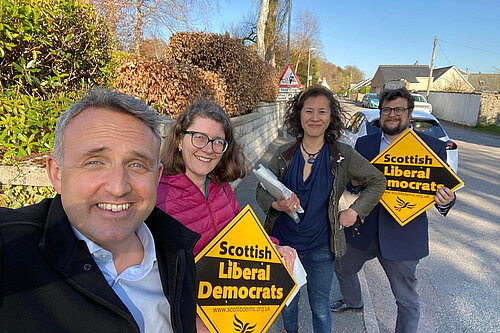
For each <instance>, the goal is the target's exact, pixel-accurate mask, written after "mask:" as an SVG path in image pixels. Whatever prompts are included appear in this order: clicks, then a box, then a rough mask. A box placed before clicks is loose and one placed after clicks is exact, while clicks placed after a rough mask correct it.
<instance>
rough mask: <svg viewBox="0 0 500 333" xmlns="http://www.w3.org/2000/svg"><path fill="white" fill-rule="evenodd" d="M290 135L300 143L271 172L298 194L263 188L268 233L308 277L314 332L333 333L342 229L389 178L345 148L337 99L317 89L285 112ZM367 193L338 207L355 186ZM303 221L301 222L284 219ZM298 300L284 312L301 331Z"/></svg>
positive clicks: (284, 149)
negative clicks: (296, 215)
mask: <svg viewBox="0 0 500 333" xmlns="http://www.w3.org/2000/svg"><path fill="white" fill-rule="evenodd" d="M285 128H286V130H287V132H288V133H289V134H290V135H292V136H294V137H295V138H296V140H295V141H293V142H290V143H287V144H285V145H283V146H281V147H279V148H278V151H277V152H276V153H275V155H274V156H273V158H272V159H271V161H270V162H269V169H270V170H271V171H272V172H274V173H275V175H276V176H277V177H278V179H279V180H280V181H282V182H283V183H284V184H285V185H286V186H287V187H288V188H289V189H290V190H292V191H293V192H294V194H293V195H292V197H291V198H290V199H288V200H286V199H285V198H283V197H282V198H279V199H278V200H276V199H275V198H273V197H272V196H271V195H270V194H269V193H267V192H266V190H264V188H262V186H260V185H259V186H258V187H257V201H258V203H259V205H260V206H261V208H262V210H263V211H264V212H266V213H267V218H266V222H265V228H266V231H267V232H268V233H269V234H270V235H271V236H273V237H275V238H277V239H278V240H279V242H280V244H282V245H288V246H290V247H293V248H295V249H296V251H297V253H298V256H299V259H300V261H301V262H302V265H303V266H304V268H305V270H306V272H307V292H308V296H309V305H310V308H311V311H312V322H313V329H314V332H315V333H326V332H328V333H330V332H332V322H331V314H330V305H329V297H330V287H331V285H332V279H333V274H334V269H335V261H336V259H337V260H338V258H340V257H341V256H343V255H344V253H345V251H346V242H345V236H344V231H343V230H342V229H343V228H344V227H350V226H352V225H354V224H355V223H356V221H357V220H358V219H361V220H363V219H364V218H365V216H367V215H368V213H370V211H371V210H372V208H373V207H374V206H375V205H376V204H377V202H378V200H379V198H380V196H381V195H382V193H383V192H384V189H385V178H384V175H383V174H382V173H381V172H380V171H378V170H377V169H376V168H375V167H374V166H372V165H371V164H370V162H368V161H367V160H366V159H364V158H363V157H362V156H361V155H360V154H359V153H357V152H356V151H355V150H354V149H353V148H351V147H350V146H348V145H346V144H342V143H339V142H338V141H337V140H338V139H339V137H340V135H341V133H342V130H343V123H342V109H341V107H340V104H339V102H338V101H337V100H336V99H335V97H334V96H333V94H332V93H331V92H330V91H329V90H326V89H324V88H316V87H315V88H311V89H309V90H306V91H304V92H302V93H301V94H299V95H297V96H296V97H295V98H294V99H293V100H292V101H291V103H290V104H289V106H288V108H287V110H286V112H285ZM351 179H353V180H357V182H358V183H359V184H362V185H363V186H365V187H366V188H365V190H364V191H363V192H362V193H361V194H360V196H359V197H358V198H357V199H356V201H354V203H353V204H352V205H351V206H350V207H349V208H347V209H345V210H340V209H339V200H340V197H341V195H342V193H343V192H344V189H345V188H346V185H347V183H348V182H349V180H351ZM299 207H302V208H303V209H304V213H300V214H299V218H300V221H298V222H296V221H294V220H293V219H291V218H290V217H289V216H288V214H283V212H285V213H286V212H296V211H297V210H298V208H299ZM298 302H299V297H298V295H297V296H296V297H295V299H294V300H293V301H292V302H291V303H290V305H289V306H286V307H285V308H284V309H283V310H282V312H281V313H282V316H283V324H284V326H285V331H286V332H288V333H295V332H297V330H298Z"/></svg>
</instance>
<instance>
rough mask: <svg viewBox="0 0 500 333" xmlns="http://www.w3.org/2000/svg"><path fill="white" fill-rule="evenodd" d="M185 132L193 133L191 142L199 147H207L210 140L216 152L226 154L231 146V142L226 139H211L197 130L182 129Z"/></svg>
mask: <svg viewBox="0 0 500 333" xmlns="http://www.w3.org/2000/svg"><path fill="white" fill-rule="evenodd" d="M182 133H184V134H191V143H192V144H193V146H195V147H196V148H198V149H202V148H205V147H206V146H207V145H208V144H209V143H210V142H211V143H212V150H213V151H214V153H216V154H224V152H225V151H226V150H227V147H229V142H227V141H226V140H224V139H210V138H209V137H208V136H207V135H206V134H204V133H200V132H195V131H182Z"/></svg>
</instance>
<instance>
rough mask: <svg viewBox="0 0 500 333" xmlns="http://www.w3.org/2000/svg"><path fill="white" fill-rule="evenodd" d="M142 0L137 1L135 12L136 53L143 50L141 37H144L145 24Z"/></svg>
mask: <svg viewBox="0 0 500 333" xmlns="http://www.w3.org/2000/svg"><path fill="white" fill-rule="evenodd" d="M142 4H143V2H142V0H136V3H135V13H136V16H137V21H136V22H135V29H134V53H135V54H139V53H140V51H141V39H142V24H143V16H144V14H143V12H142Z"/></svg>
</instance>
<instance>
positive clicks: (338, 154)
mask: <svg viewBox="0 0 500 333" xmlns="http://www.w3.org/2000/svg"><path fill="white" fill-rule="evenodd" d="M299 145H300V142H299V141H295V142H291V143H287V144H284V145H283V146H281V147H279V148H278V151H277V152H276V154H275V155H274V156H273V158H272V159H271V161H270V162H269V169H270V170H271V171H272V172H273V173H274V174H275V175H276V176H277V177H278V179H279V180H280V181H283V179H284V177H285V174H286V172H287V170H288V166H289V165H290V162H291V160H292V158H293V155H294V154H295V151H296V150H297V149H299ZM329 149H330V167H331V172H332V174H333V176H334V179H333V185H332V191H331V193H330V200H329V204H328V217H329V220H330V230H331V234H330V247H331V250H332V252H333V253H334V254H335V257H336V258H340V257H342V256H343V255H344V254H345V251H346V241H345V237H344V233H343V232H341V231H340V230H341V229H340V223H339V219H338V215H339V205H338V203H339V200H340V197H341V196H342V193H344V189H345V188H346V185H347V183H348V182H349V180H351V179H356V180H358V181H359V182H360V183H362V184H363V185H364V186H365V187H366V189H365V191H364V193H363V194H362V195H360V197H359V198H358V199H356V201H355V202H354V203H353V204H352V205H351V207H350V208H352V209H353V210H354V211H355V212H356V213H357V214H358V216H359V218H360V219H361V221H363V220H364V218H365V216H367V215H368V214H369V213H370V211H371V210H372V209H373V207H374V206H375V205H376V204H377V202H378V200H379V199H380V197H381V196H382V194H383V193H384V190H385V186H386V181H385V177H384V175H383V174H382V172H380V171H379V170H378V169H377V168H375V167H374V166H373V165H371V164H370V162H369V161H367V160H366V159H365V158H363V157H362V156H361V155H360V154H358V153H357V152H356V151H355V150H354V149H352V148H351V147H350V146H348V145H346V144H343V143H339V142H335V143H333V144H330V145H329ZM275 200H276V199H275V198H273V197H272V196H271V195H270V194H269V193H268V192H266V191H265V190H264V189H263V188H262V186H260V184H259V185H258V186H257V202H258V203H259V205H260V207H261V208H262V210H263V211H264V212H265V213H266V214H267V218H266V222H265V224H264V226H265V229H266V231H267V232H268V233H269V235H271V232H272V229H273V227H274V223H275V222H276V219H277V218H278V215H279V214H280V212H279V211H277V210H275V209H273V208H272V207H271V204H272V202H273V201H275Z"/></svg>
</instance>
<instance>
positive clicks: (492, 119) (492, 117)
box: [477, 93, 500, 126]
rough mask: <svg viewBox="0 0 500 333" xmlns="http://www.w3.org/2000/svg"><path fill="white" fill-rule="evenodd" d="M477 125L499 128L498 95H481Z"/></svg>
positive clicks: (499, 95)
mask: <svg viewBox="0 0 500 333" xmlns="http://www.w3.org/2000/svg"><path fill="white" fill-rule="evenodd" d="M477 122H478V124H481V125H497V126H500V94H490V93H482V94H481V106H480V110H479V116H478V119H477Z"/></svg>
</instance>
